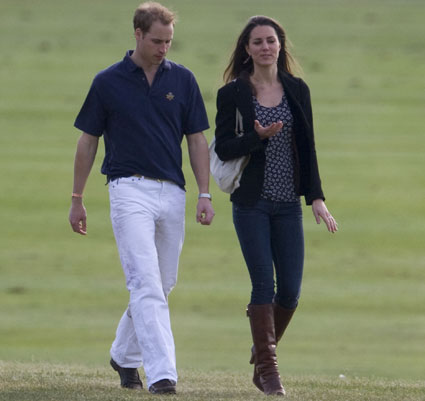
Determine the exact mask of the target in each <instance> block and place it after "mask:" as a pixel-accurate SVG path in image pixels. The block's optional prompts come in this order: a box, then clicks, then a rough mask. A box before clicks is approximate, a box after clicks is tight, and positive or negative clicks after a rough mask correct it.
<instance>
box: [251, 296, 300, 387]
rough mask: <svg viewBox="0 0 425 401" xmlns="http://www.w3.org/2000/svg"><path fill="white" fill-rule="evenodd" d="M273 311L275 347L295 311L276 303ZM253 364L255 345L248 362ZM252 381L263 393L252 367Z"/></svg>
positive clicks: (258, 378) (257, 376)
mask: <svg viewBox="0 0 425 401" xmlns="http://www.w3.org/2000/svg"><path fill="white" fill-rule="evenodd" d="M273 309H274V327H275V336H276V346H277V344H278V342H279V341H280V339H281V338H282V336H283V334H284V333H285V330H286V328H287V327H288V325H289V322H290V321H291V319H292V316H293V314H294V312H295V309H286V308H283V307H282V306H280V305H278V304H277V303H273ZM254 362H255V345H254V346H253V347H252V348H251V360H250V361H249V363H250V364H254ZM252 381H253V383H254V384H255V385H256V386H257V388H258V389H259V390H260V391H264V390H263V386H262V384H261V381H260V377H259V375H258V373H257V371H256V369H255V367H254V376H253V378H252Z"/></svg>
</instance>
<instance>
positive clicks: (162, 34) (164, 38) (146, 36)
mask: <svg viewBox="0 0 425 401" xmlns="http://www.w3.org/2000/svg"><path fill="white" fill-rule="evenodd" d="M173 34H174V27H173V24H169V25H164V24H162V23H161V22H160V21H155V22H153V23H152V26H151V28H150V29H149V31H148V32H144V33H143V32H142V31H141V30H140V29H139V28H137V29H136V32H135V36H136V40H137V51H138V53H139V55H140V57H141V58H142V59H143V60H144V62H145V63H148V64H151V65H159V64H161V63H162V60H164V58H165V56H166V54H167V52H168V49H169V48H170V46H171V41H172V39H173Z"/></svg>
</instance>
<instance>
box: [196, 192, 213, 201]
mask: <svg viewBox="0 0 425 401" xmlns="http://www.w3.org/2000/svg"><path fill="white" fill-rule="evenodd" d="M201 198H208V199H209V200H210V201H212V196H211V194H207V193H200V194H199V195H198V199H201Z"/></svg>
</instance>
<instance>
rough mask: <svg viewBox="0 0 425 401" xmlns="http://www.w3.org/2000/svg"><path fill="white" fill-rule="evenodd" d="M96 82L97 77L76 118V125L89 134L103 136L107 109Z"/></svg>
mask: <svg viewBox="0 0 425 401" xmlns="http://www.w3.org/2000/svg"><path fill="white" fill-rule="evenodd" d="M96 83H97V82H96V79H95V80H94V81H93V83H92V85H91V87H90V90H89V93H88V94H87V97H86V100H85V101H84V103H83V106H82V107H81V110H80V112H79V114H78V116H77V118H76V120H75V123H74V126H75V127H76V128H78V129H79V130H81V131H83V132H85V133H87V134H91V135H95V136H101V135H102V134H103V132H104V130H105V127H106V110H105V107H104V105H103V103H102V99H101V96H100V94H99V91H98V89H97V85H96Z"/></svg>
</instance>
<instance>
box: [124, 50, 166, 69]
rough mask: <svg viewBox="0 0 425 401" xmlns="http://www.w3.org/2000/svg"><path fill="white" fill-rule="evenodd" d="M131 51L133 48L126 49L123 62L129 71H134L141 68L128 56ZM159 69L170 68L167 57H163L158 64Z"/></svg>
mask: <svg viewBox="0 0 425 401" xmlns="http://www.w3.org/2000/svg"><path fill="white" fill-rule="evenodd" d="M133 52H134V50H128V51H127V53H126V54H125V56H124V59H123V63H124V65H125V67H126V68H127V70H128V71H129V72H134V71H137V70H138V69H141V68H140V67H139V66H138V65H136V64H135V63H134V61H133V60H132V59H131V57H130V56H131V55H132V54H133ZM159 70H160V71H163V70H171V63H170V61H169V60H167V59H164V60H163V61H162V63H161V65H160V66H159Z"/></svg>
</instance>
